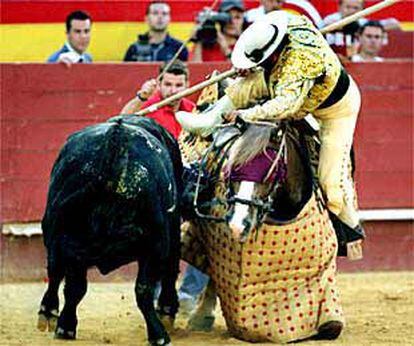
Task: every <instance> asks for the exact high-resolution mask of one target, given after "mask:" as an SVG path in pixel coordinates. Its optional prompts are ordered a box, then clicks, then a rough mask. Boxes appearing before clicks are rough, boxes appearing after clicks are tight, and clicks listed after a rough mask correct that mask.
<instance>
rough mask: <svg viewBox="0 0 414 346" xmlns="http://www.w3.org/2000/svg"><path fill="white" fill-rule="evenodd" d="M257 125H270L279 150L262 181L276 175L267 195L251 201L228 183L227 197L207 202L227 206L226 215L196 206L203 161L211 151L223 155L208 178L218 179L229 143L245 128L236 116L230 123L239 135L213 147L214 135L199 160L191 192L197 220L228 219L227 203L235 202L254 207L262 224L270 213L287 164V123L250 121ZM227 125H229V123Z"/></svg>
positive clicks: (204, 161)
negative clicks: (208, 212) (192, 191)
mask: <svg viewBox="0 0 414 346" xmlns="http://www.w3.org/2000/svg"><path fill="white" fill-rule="evenodd" d="M253 124H256V125H261V126H271V127H274V128H275V133H276V137H277V142H278V143H275V145H276V146H278V151H277V154H276V157H275V159H274V160H273V162H272V164H271V166H270V168H269V170H268V172H267V173H266V176H265V179H264V181H263V182H270V179H271V177H272V176H275V178H274V179H273V181H272V182H271V184H272V186H271V188H270V193H269V194H268V195H267V197H266V198H264V199H262V198H253V199H251V200H248V199H244V198H240V197H238V196H237V195H236V194H235V193H234V191H233V189H232V186H231V184H229V188H228V190H227V196H229V197H228V198H226V199H224V200H222V199H217V198H214V199H213V200H212V202H211V203H210V206H214V205H223V206H225V207H226V209H227V210H229V211H228V212H227V213H226V215H224V216H222V217H219V216H214V215H211V214H204V213H203V212H201V211H200V209H201V208H200V205H199V203H198V202H199V201H198V196H199V191H200V185H201V180H202V177H203V172H205V171H206V169H205V167H206V162H207V159H208V156H209V155H210V154H211V153H212V152H214V157H218V156H219V155H220V154H222V157H221V159H220V161H219V164H218V165H217V167H216V169H215V171H214V172H213V175H212V177H211V179H212V181H213V182H217V181H218V176H219V175H220V172H221V168H222V167H223V164H224V161H225V159H226V158H227V154H228V152H229V150H230V148H231V146H232V145H233V144H234V142H235V141H236V139H238V138H239V137H240V136H241V135H242V134H243V132H244V131H245V130H246V128H247V126H248V123H246V122H245V121H243V120H241V119H238V120H236V122H235V123H234V124H232V126H234V127H235V128H236V129H238V130H239V133H238V135H236V136H234V137H231V138H230V139H229V140H227V141H226V142H224V143H222V144H221V145H220V146H218V147H217V146H216V145H215V144H216V140H217V138H218V137H216V138H215V140H214V142H213V144H212V145H211V146H210V147H209V149H208V150H207V151H206V153H205V154H204V156H203V158H202V160H201V164H200V166H199V171H198V178H197V183H196V191H195V194H194V201H193V207H194V210H195V213H196V215H197V217H198V218H200V219H204V220H209V221H215V222H229V221H230V219H231V217H232V213H233V209H234V208H231V207H230V206H232V205H235V204H236V203H239V204H243V205H247V206H249V207H253V208H255V209H256V210H257V215H258V217H257V220H258V221H257V224H261V223H262V222H263V220H264V219H265V216H266V214H268V213H270V212H272V210H273V200H274V197H275V196H276V194H277V191H278V188H279V187H280V185H281V184H282V183H283V182H284V181H285V179H286V167H287V145H286V136H287V124H286V122H280V123H278V124H277V125H275V124H272V123H267V122H260V123H253ZM226 127H229V126H228V125H227V126H226Z"/></svg>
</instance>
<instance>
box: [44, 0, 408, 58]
mask: <svg viewBox="0 0 414 346" xmlns="http://www.w3.org/2000/svg"><path fill="white" fill-rule="evenodd" d="M291 5H293V6H296V7H295V9H300V12H301V13H302V14H304V15H306V16H307V17H308V18H309V19H311V20H312V21H313V22H314V24H315V25H317V26H318V27H319V28H320V29H321V28H323V27H325V26H327V25H330V24H332V23H334V22H337V21H339V20H340V19H342V18H344V17H347V16H350V15H352V14H354V13H356V12H358V11H361V10H362V9H363V8H364V0H338V11H337V12H335V13H332V14H330V15H328V16H326V17H325V18H323V19H320V18H321V17H320V16H319V14H318V12H317V10H316V9H315V7H314V6H313V5H312V2H311V1H307V0H260V5H259V6H258V7H257V8H253V9H250V10H246V8H245V5H244V3H243V0H222V1H221V3H220V4H219V6H218V9H217V11H216V10H214V9H210V8H203V9H200V12H199V14H198V15H197V18H196V23H195V26H194V29H193V31H192V33H191V37H189V39H188V41H186V42H185V43H188V42H191V49H190V51H189V50H188V49H187V47H186V46H185V45H184V46H183V47H181V46H182V45H183V42H181V41H180V40H177V39H176V38H174V37H172V36H170V34H169V33H168V27H169V24H170V22H171V7H170V5H169V4H168V1H153V2H151V3H149V5H148V7H147V10H146V16H145V22H146V24H147V26H148V30H147V31H146V32H144V33H138V35H137V40H136V41H135V42H133V43H132V44H131V45H130V46H129V48H128V49H127V51H126V52H125V56H124V61H145V62H149V61H169V60H171V59H172V58H173V57H174V55H175V54H176V53H177V52H178V59H180V60H181V61H197V62H203V61H226V60H228V59H229V57H230V54H231V52H232V49H233V47H234V44H235V42H236V41H237V39H238V37H239V36H240V34H241V33H242V31H243V30H244V29H246V28H247V27H248V26H249V24H251V23H252V22H254V21H255V20H259V19H260V18H261V17H262V16H264V15H265V14H266V13H269V12H271V11H274V10H283V9H286V8H289V6H291ZM91 25H92V19H91V17H90V16H89V15H88V14H87V13H86V12H83V11H75V12H72V13H70V14H69V15H68V17H67V18H66V36H67V41H66V42H65V44H64V45H63V47H62V48H61V49H59V50H58V51H57V52H55V53H54V54H52V55H51V56H50V57H49V58H48V60H47V62H61V63H64V64H66V65H69V64H71V63H90V62H92V56H91V55H90V54H88V53H87V49H88V46H89V43H90V40H91ZM395 29H400V23H399V22H398V20H397V19H395V18H387V19H382V20H379V21H369V20H368V19H366V18H360V19H359V20H357V21H355V22H353V23H351V24H348V25H346V26H345V27H343V28H342V29H339V30H336V31H334V32H330V33H328V34H326V39H327V41H328V43H329V44H330V45H331V47H332V48H333V49H334V51H335V52H336V53H337V54H338V56H339V58H340V59H341V61H342V62H348V61H353V62H361V61H382V58H381V57H380V56H379V54H380V51H381V48H382V47H383V45H386V44H387V40H388V38H387V31H389V30H395Z"/></svg>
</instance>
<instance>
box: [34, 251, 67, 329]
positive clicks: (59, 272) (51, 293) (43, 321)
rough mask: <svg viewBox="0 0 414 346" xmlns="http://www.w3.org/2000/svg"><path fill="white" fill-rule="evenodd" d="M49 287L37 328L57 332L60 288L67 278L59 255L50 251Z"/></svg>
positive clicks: (42, 303) (44, 297)
mask: <svg viewBox="0 0 414 346" xmlns="http://www.w3.org/2000/svg"><path fill="white" fill-rule="evenodd" d="M47 262H48V264H47V276H48V280H49V282H48V287H47V290H46V292H45V294H44V295H43V298H42V301H41V303H40V310H39V313H38V321H37V328H38V329H39V330H40V331H46V330H48V331H49V332H52V331H55V329H56V325H57V319H58V317H59V295H58V292H59V286H60V283H61V281H62V280H63V277H64V276H65V268H64V266H63V264H62V262H61V261H60V260H59V257H58V255H56V254H55V253H53V252H52V251H50V250H49V251H48V259H47Z"/></svg>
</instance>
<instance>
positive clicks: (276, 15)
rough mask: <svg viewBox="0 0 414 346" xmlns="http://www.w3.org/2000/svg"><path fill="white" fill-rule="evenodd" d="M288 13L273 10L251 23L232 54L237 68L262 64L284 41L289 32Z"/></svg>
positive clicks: (232, 60)
mask: <svg viewBox="0 0 414 346" xmlns="http://www.w3.org/2000/svg"><path fill="white" fill-rule="evenodd" d="M287 25H288V14H287V13H286V12H285V11H273V12H270V13H268V14H267V15H266V16H264V18H263V19H260V20H257V21H255V22H254V23H253V24H251V25H250V26H249V27H248V28H247V29H246V30H245V31H244V32H243V33H242V34H241V35H240V37H239V39H238V40H237V42H236V45H235V46H234V49H233V53H232V55H231V62H232V63H233V66H234V67H236V68H241V69H246V68H252V67H255V66H258V65H260V64H261V63H262V62H263V61H265V60H266V59H267V58H268V57H269V56H270V55H271V54H272V53H273V52H274V51H275V50H276V49H277V47H279V45H280V43H281V42H282V40H283V38H284V37H285V34H286V32H287Z"/></svg>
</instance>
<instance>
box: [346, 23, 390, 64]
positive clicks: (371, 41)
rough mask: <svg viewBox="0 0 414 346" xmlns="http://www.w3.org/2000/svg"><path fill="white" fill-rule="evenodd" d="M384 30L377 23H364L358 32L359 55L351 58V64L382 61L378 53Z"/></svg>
mask: <svg viewBox="0 0 414 346" xmlns="http://www.w3.org/2000/svg"><path fill="white" fill-rule="evenodd" d="M384 34H385V30H384V27H383V26H382V25H381V23H380V22H379V21H368V22H366V23H365V24H364V25H363V26H362V28H361V30H360V31H359V35H358V39H359V45H360V50H359V54H355V55H354V56H352V58H351V60H352V61H353V62H363V61H383V60H384V59H383V58H381V57H380V56H379V55H378V53H379V52H380V50H381V48H382V45H383V41H384Z"/></svg>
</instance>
